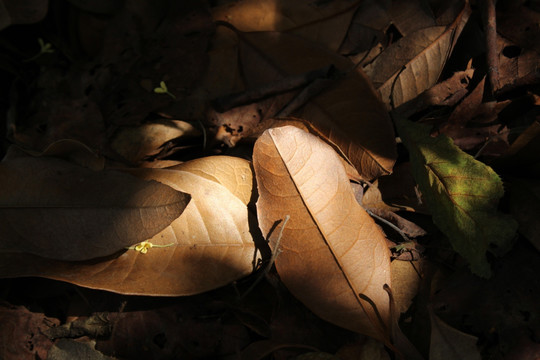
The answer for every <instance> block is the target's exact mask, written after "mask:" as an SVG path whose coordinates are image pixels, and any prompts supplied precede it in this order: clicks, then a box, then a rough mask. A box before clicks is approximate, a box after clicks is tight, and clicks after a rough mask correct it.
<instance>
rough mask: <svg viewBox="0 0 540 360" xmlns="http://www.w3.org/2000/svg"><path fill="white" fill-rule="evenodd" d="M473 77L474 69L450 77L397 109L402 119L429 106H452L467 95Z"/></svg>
mask: <svg viewBox="0 0 540 360" xmlns="http://www.w3.org/2000/svg"><path fill="white" fill-rule="evenodd" d="M473 75H474V69H472V68H468V69H467V70H464V71H458V72H456V73H454V75H452V77H450V78H448V79H446V80H444V81H442V82H439V83H437V84H436V85H434V86H432V87H431V88H430V89H428V90H426V91H424V92H423V93H422V94H420V95H419V96H418V97H416V98H414V99H413V100H411V101H408V102H406V103H405V104H402V105H401V106H399V107H398V109H397V111H398V112H399V113H400V115H401V116H403V117H410V116H411V115H413V114H415V113H417V112H420V111H422V110H425V109H427V108H428V107H430V106H454V105H456V104H457V103H458V102H459V101H460V100H461V99H463V98H464V97H465V95H467V93H468V90H467V86H468V85H469V81H470V80H471V79H472V77H473Z"/></svg>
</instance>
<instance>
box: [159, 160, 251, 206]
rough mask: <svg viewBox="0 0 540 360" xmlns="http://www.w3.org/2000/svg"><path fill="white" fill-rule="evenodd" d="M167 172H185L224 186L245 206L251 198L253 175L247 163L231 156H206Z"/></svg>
mask: <svg viewBox="0 0 540 360" xmlns="http://www.w3.org/2000/svg"><path fill="white" fill-rule="evenodd" d="M169 170H180V171H187V172H190V173H192V174H195V175H198V176H200V177H203V178H205V179H208V180H212V181H215V182H217V183H218V184H221V185H223V186H225V187H226V188H227V189H229V191H230V192H232V193H233V195H234V196H236V197H237V198H239V199H240V200H242V202H243V203H244V204H245V205H247V204H248V203H249V201H250V199H251V196H252V189H253V173H252V171H251V167H250V165H249V162H248V161H246V160H244V159H241V158H237V157H232V156H208V157H204V158H199V159H194V160H191V161H188V162H185V163H182V164H180V165H176V166H174V167H171V168H170V169H169Z"/></svg>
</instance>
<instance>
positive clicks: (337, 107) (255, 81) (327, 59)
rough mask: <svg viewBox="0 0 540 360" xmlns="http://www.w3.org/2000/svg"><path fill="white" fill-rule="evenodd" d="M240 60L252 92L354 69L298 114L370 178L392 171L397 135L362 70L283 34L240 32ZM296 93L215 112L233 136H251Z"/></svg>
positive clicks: (315, 46)
mask: <svg viewBox="0 0 540 360" xmlns="http://www.w3.org/2000/svg"><path fill="white" fill-rule="evenodd" d="M238 37H239V48H240V51H239V61H240V64H241V68H242V71H241V72H242V73H243V74H244V76H245V79H246V86H247V87H248V88H256V87H259V86H263V85H266V84H269V83H272V82H274V81H276V80H279V79H282V78H284V77H287V76H289V75H298V74H303V73H305V72H307V71H312V70H315V69H320V68H323V67H325V66H328V65H329V64H333V65H335V66H336V67H337V68H339V69H340V70H341V71H349V72H348V73H347V75H346V76H345V77H344V78H343V79H341V80H337V81H336V82H335V83H334V84H333V85H332V86H330V87H329V88H327V89H326V90H325V91H324V92H323V93H322V94H320V95H318V96H316V97H314V98H313V99H312V100H311V101H309V102H308V103H307V104H306V105H305V106H304V107H302V108H301V109H300V110H299V111H298V112H297V113H296V114H295V115H296V116H297V117H299V118H304V119H306V120H307V121H309V122H310V123H311V124H312V125H313V126H314V127H315V128H317V129H318V130H319V131H320V132H321V133H322V134H323V135H324V136H326V137H327V138H328V139H329V140H330V141H332V142H333V143H334V144H336V145H337V146H339V147H340V148H341V150H342V151H343V153H344V154H345V155H346V156H347V157H348V158H349V160H350V161H351V163H352V164H353V165H355V166H356V168H357V169H358V171H359V172H360V174H361V175H362V176H363V177H364V178H366V179H373V178H376V177H379V176H381V175H385V174H389V173H390V172H391V171H392V167H393V164H394V162H395V158H396V151H395V141H394V132H393V128H392V125H391V122H390V119H389V117H388V114H387V113H386V111H385V109H384V107H383V105H382V104H381V102H380V100H379V98H378V96H377V94H376V92H375V91H374V89H373V87H372V86H371V84H370V82H369V80H368V78H367V77H366V76H365V74H364V73H363V72H362V71H361V70H357V71H356V70H351V69H352V63H351V62H350V61H348V60H347V59H345V58H343V57H341V56H338V55H336V54H334V53H331V52H329V51H327V50H325V49H323V48H321V47H320V46H318V45H317V44H314V43H311V42H309V41H307V40H305V39H302V38H300V37H297V36H293V35H289V34H283V33H277V32H253V33H240V32H238ZM293 95H294V94H291V93H290V92H289V93H287V94H285V95H281V96H279V97H276V98H272V99H267V100H264V102H261V103H258V104H252V106H251V108H246V109H243V108H236V109H233V110H232V111H231V112H227V113H223V114H215V116H214V118H215V121H216V122H217V124H218V125H225V126H226V127H227V128H228V129H229V130H230V131H231V132H232V133H233V134H237V133H239V134H240V136H246V135H247V134H248V132H249V131H250V130H252V129H254V128H257V129H260V128H261V127H260V126H258V125H259V123H260V122H261V121H264V120H267V119H270V118H272V117H273V116H274V115H275V113H276V112H277V111H278V110H280V109H281V107H283V106H284V105H285V104H286V103H287V102H288V101H289V100H290V99H291V97H292V96H293Z"/></svg>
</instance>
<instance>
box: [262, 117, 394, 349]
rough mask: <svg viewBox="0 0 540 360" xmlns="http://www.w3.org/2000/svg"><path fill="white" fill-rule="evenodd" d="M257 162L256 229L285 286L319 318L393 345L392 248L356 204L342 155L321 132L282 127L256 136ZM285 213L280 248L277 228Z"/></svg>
mask: <svg viewBox="0 0 540 360" xmlns="http://www.w3.org/2000/svg"><path fill="white" fill-rule="evenodd" d="M253 166H254V168H255V175H256V178H257V185H258V191H259V200H258V202H257V211H258V218H259V226H260V227H261V230H262V232H263V234H264V235H265V236H266V235H268V236H269V238H270V243H271V246H272V247H273V251H279V256H278V257H277V260H276V268H277V270H278V273H279V275H280V277H281V279H282V280H283V282H284V283H285V285H286V286H287V287H288V288H289V290H290V291H291V292H292V293H293V294H294V295H295V296H296V297H297V298H298V299H300V300H301V301H302V302H303V303H304V304H305V305H306V306H307V307H309V308H310V309H311V310H312V311H313V312H315V313H316V314H317V315H318V316H320V317H321V318H323V319H325V320H327V321H330V322H332V323H335V324H337V325H339V326H342V327H345V328H348V329H351V330H354V331H357V332H360V333H363V334H368V335H370V336H373V337H375V338H377V339H380V340H381V341H385V342H388V340H389V339H388V326H389V321H390V320H389V316H390V314H389V298H388V294H387V293H386V292H385V291H384V290H383V286H384V284H388V285H390V261H389V259H390V253H389V250H388V248H387V246H386V243H385V238H384V235H383V234H382V232H381V230H380V229H379V227H378V226H377V225H376V224H375V223H374V222H373V220H372V219H371V218H370V217H369V215H368V214H367V213H366V212H365V211H364V210H363V209H362V208H361V207H360V205H358V203H357V202H356V199H355V197H354V194H353V191H352V189H351V187H350V185H349V180H348V179H347V176H346V173H345V170H344V168H343V165H342V164H341V161H340V159H339V155H337V153H336V152H335V151H334V150H333V149H332V148H331V147H330V146H328V145H327V144H325V143H324V142H322V141H321V140H319V139H318V138H317V137H315V136H313V135H311V134H308V133H306V132H304V131H302V130H300V129H297V128H295V127H290V126H285V127H281V128H276V129H269V130H267V131H265V132H264V134H263V135H262V136H261V137H260V138H259V140H257V142H256V143H255V149H254V154H253ZM287 215H290V221H289V222H288V223H287V225H286V226H285V228H284V231H283V235H282V239H281V246H280V247H279V248H278V247H277V244H276V239H277V233H278V231H272V229H273V227H274V226H275V225H276V223H277V222H279V221H280V220H283V219H284V218H285V217H286V216H287ZM278 226H279V225H278ZM361 294H362V295H364V296H366V297H368V298H369V299H371V301H372V302H373V303H374V304H375V305H376V307H377V310H378V312H379V314H380V318H378V316H377V315H376V312H375V309H374V308H373V306H372V305H371V304H370V303H368V302H367V301H365V300H364V299H363V298H362V297H361V296H360V295H361Z"/></svg>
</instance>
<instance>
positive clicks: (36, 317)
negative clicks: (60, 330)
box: [0, 302, 59, 360]
mask: <svg viewBox="0 0 540 360" xmlns="http://www.w3.org/2000/svg"><path fill="white" fill-rule="evenodd" d="M0 322H1V323H2V327H1V328H0V339H2V341H1V342H0V358H2V359H20V360H35V359H45V358H46V357H47V352H48V351H49V349H50V348H51V346H52V345H53V342H52V341H51V340H50V339H49V338H47V336H46V335H45V334H44V332H45V331H47V329H49V328H51V327H52V326H57V325H59V321H58V320H57V319H55V318H52V317H47V316H45V315H44V314H42V313H33V312H30V311H29V310H28V309H26V308H25V307H24V306H13V305H9V304H6V303H5V302H2V303H1V304H0Z"/></svg>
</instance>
